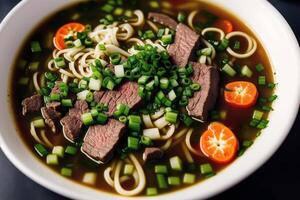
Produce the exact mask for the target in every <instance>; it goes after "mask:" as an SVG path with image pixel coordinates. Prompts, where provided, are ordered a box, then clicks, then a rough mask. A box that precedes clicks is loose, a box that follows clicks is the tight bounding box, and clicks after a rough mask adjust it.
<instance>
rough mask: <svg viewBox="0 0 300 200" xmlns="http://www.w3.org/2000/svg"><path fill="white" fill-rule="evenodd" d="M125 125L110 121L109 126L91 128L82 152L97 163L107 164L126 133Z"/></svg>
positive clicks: (113, 120) (85, 138)
mask: <svg viewBox="0 0 300 200" xmlns="http://www.w3.org/2000/svg"><path fill="white" fill-rule="evenodd" d="M125 128H126V127H125V124H123V123H121V122H119V121H117V120H115V119H110V120H109V121H108V123H107V124H105V125H104V126H102V125H94V126H90V127H89V129H88V131H87V133H86V135H85V137H84V141H83V145H82V148H81V151H82V152H83V153H84V154H86V155H87V156H88V157H89V158H91V159H92V160H94V161H95V162H97V163H105V162H107V161H108V160H109V159H110V158H111V157H112V155H113V152H114V149H115V148H116V145H117V144H118V143H119V141H120V139H121V137H122V136H123V134H124V131H125Z"/></svg>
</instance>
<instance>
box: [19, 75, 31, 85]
mask: <svg viewBox="0 0 300 200" xmlns="http://www.w3.org/2000/svg"><path fill="white" fill-rule="evenodd" d="M18 83H19V84H20V85H28V83H29V78H28V77H22V78H20V80H19V82H18Z"/></svg>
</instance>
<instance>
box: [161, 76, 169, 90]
mask: <svg viewBox="0 0 300 200" xmlns="http://www.w3.org/2000/svg"><path fill="white" fill-rule="evenodd" d="M168 87H169V80H168V79H167V78H162V79H160V88H161V89H168Z"/></svg>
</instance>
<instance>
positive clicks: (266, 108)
mask: <svg viewBox="0 0 300 200" xmlns="http://www.w3.org/2000/svg"><path fill="white" fill-rule="evenodd" d="M261 109H262V110H263V111H267V112H270V111H272V110H273V108H272V107H270V106H262V107H261Z"/></svg>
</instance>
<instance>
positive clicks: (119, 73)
mask: <svg viewBox="0 0 300 200" xmlns="http://www.w3.org/2000/svg"><path fill="white" fill-rule="evenodd" d="M115 75H116V77H118V78H123V77H124V76H125V71H124V66H123V65H115Z"/></svg>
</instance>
